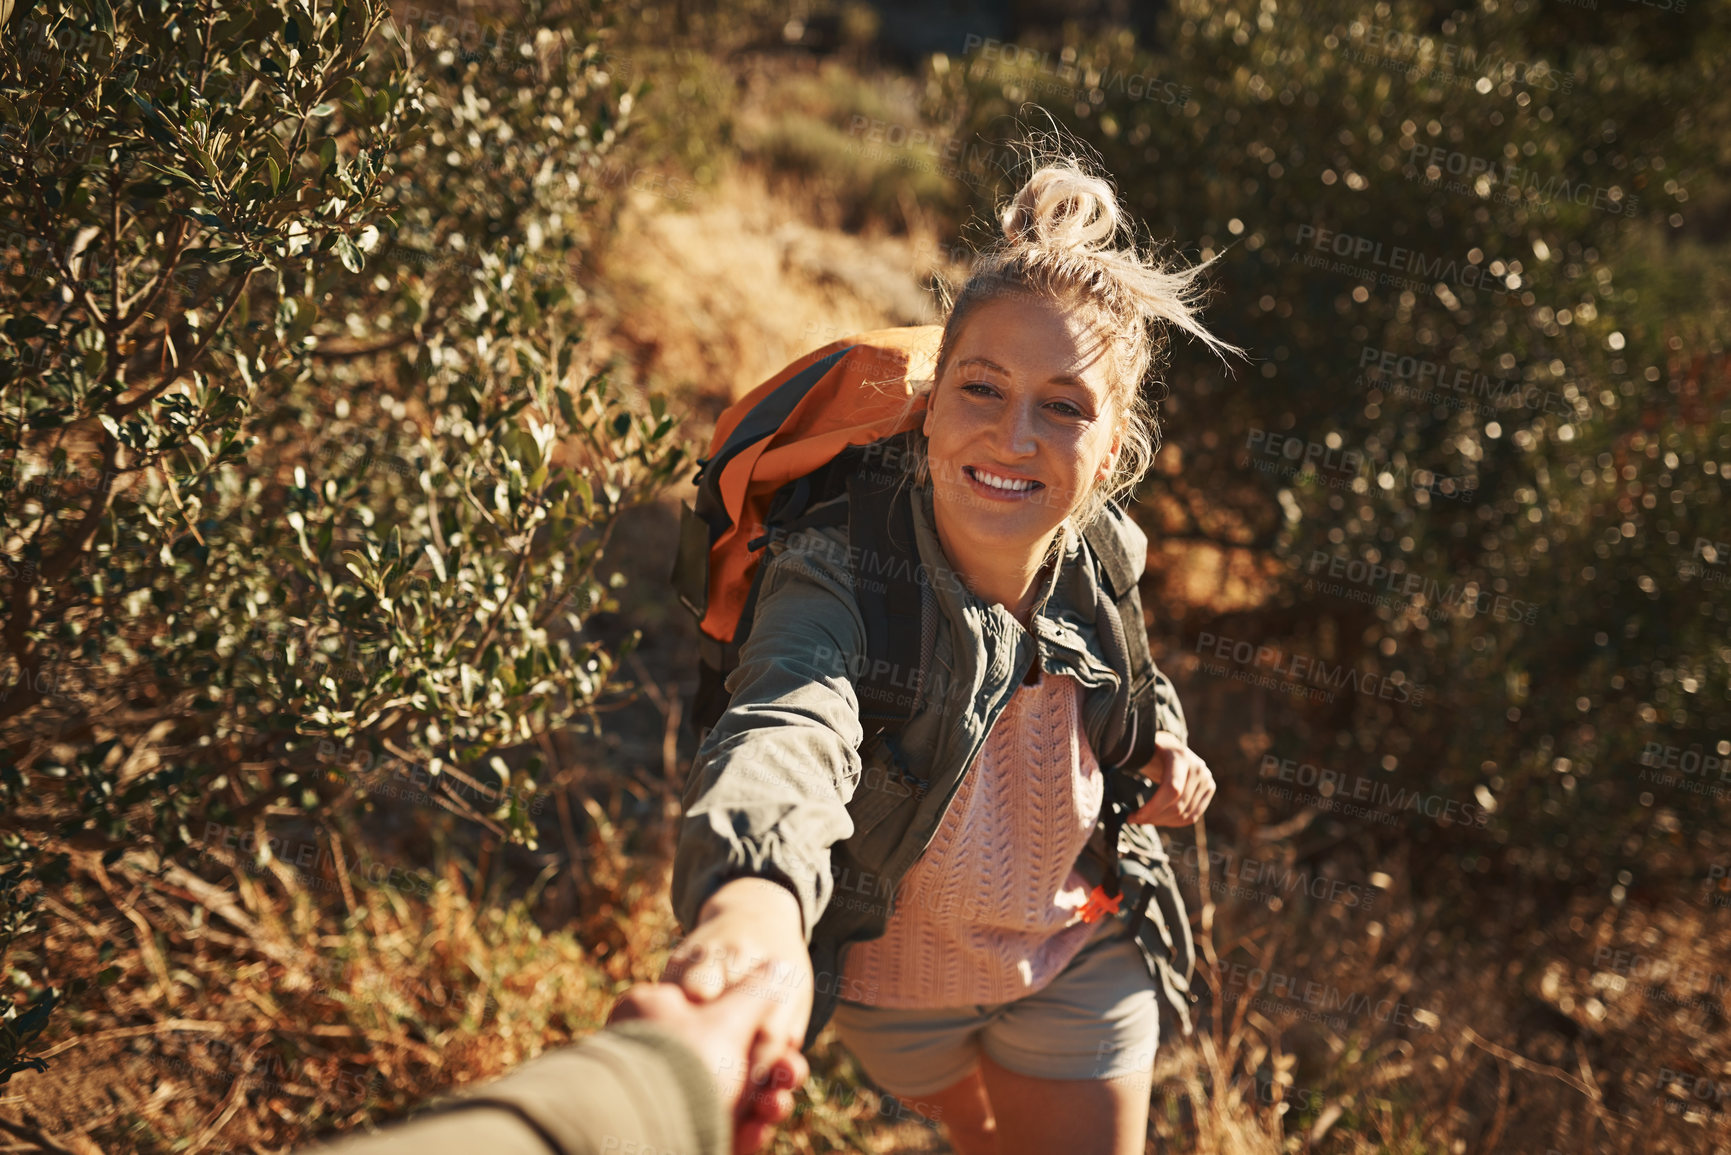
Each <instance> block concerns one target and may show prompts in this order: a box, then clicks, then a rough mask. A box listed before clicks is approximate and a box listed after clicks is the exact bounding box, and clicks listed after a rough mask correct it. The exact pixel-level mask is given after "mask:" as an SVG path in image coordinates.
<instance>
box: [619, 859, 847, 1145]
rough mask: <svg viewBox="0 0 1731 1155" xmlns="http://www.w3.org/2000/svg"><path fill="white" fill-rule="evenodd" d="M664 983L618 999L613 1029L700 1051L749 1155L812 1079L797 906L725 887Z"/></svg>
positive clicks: (806, 964) (754, 885)
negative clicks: (632, 1023) (646, 1031)
mask: <svg viewBox="0 0 1731 1155" xmlns="http://www.w3.org/2000/svg"><path fill="white" fill-rule="evenodd" d="M661 977H662V981H661V982H657V983H639V984H638V985H637V986H634V987H632V988H631V989H630V990H628V991H626V992H625V994H624V995H623V996H621V997H620V1000H619V1002H618V1004H616V1005H615V1006H614V1008H613V1012H612V1014H611V1015H610V1016H609V1017H608V1020H607V1021H608V1022H609V1023H617V1022H624V1021H627V1020H630V1019H643V1020H646V1021H648V1022H652V1023H654V1024H655V1025H656V1026H658V1027H661V1028H662V1029H664V1030H666V1031H668V1032H669V1033H671V1034H673V1035H676V1036H677V1037H679V1038H680V1039H681V1040H682V1041H684V1042H685V1043H686V1045H688V1046H689V1047H690V1048H691V1049H692V1050H694V1051H696V1052H697V1054H698V1056H699V1057H700V1058H701V1059H702V1060H703V1063H704V1066H705V1067H706V1068H707V1069H708V1071H709V1073H710V1076H711V1078H712V1079H713V1080H714V1083H715V1089H716V1093H717V1094H718V1095H719V1096H720V1098H721V1100H722V1102H723V1103H724V1104H726V1105H727V1106H728V1107H729V1108H730V1109H731V1111H732V1117H733V1150H734V1151H735V1152H736V1153H737V1155H751V1153H752V1152H755V1151H757V1150H759V1149H760V1148H761V1147H763V1145H764V1143H765V1142H766V1141H767V1140H768V1139H769V1137H770V1135H771V1133H772V1132H773V1130H774V1128H775V1126H776V1125H777V1124H778V1123H781V1122H782V1121H783V1120H785V1119H786V1118H787V1117H788V1116H789V1115H791V1114H792V1113H793V1091H794V1088H796V1087H798V1086H799V1085H800V1084H801V1083H803V1082H805V1080H806V1077H807V1076H808V1075H810V1073H811V1068H810V1066H809V1065H808V1064H807V1063H806V1060H805V1056H804V1055H803V1054H802V1053H801V1044H802V1043H803V1042H804V1040H805V1029H806V1025H807V1023H809V1022H810V1020H811V1002H812V986H813V982H812V972H811V956H810V954H809V952H808V950H807V947H806V942H805V936H804V934H803V933H802V931H801V919H800V911H799V903H798V900H797V899H795V898H794V896H793V894H792V892H790V891H788V890H787V889H785V888H784V887H782V886H780V885H779V884H777V883H775V882H771V881H768V880H766V879H762V878H738V879H734V880H733V881H731V882H728V883H726V884H725V885H723V886H722V887H721V888H720V889H718V890H717V891H716V892H715V894H714V895H713V896H712V897H711V898H710V900H709V901H708V902H707V903H705V904H704V907H703V911H702V914H701V915H700V916H699V921H698V924H697V926H696V927H694V928H693V929H692V931H691V933H690V934H689V935H688V936H686V938H685V939H684V940H683V941H682V942H681V943H680V944H679V945H678V947H677V948H675V950H674V951H673V953H672V954H671V955H670V956H669V957H668V961H667V967H666V970H665V971H664V972H663V974H662V976H661Z"/></svg>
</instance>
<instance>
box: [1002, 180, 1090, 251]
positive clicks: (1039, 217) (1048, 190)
mask: <svg viewBox="0 0 1731 1155" xmlns="http://www.w3.org/2000/svg"><path fill="white" fill-rule="evenodd" d="M1003 226H1004V239H1005V240H1006V241H1007V242H1009V243H1010V244H1011V245H1038V246H1042V247H1045V248H1051V249H1060V250H1062V249H1079V250H1083V251H1088V252H1093V251H1098V250H1099V249H1101V248H1102V247H1103V246H1104V245H1105V244H1106V243H1107V242H1109V241H1110V240H1111V239H1112V236H1113V234H1114V233H1116V232H1117V231H1118V198H1117V197H1116V196H1115V195H1113V193H1112V186H1111V185H1109V184H1107V183H1106V182H1105V181H1103V180H1101V179H1100V178H1099V177H1095V176H1089V175H1088V174H1087V173H1084V172H1082V171H1081V170H1080V169H1078V168H1076V167H1075V166H1074V165H1073V164H1072V165H1069V166H1065V165H1056V164H1053V165H1047V166H1046V167H1045V168H1042V169H1041V170H1040V171H1039V172H1036V173H1035V174H1034V175H1033V177H1032V178H1030V179H1029V181H1028V183H1027V184H1025V185H1023V186H1022V191H1021V192H1019V193H1017V194H1016V198H1015V199H1014V200H1013V201H1011V202H1010V204H1009V206H1008V207H1007V208H1005V209H1004V213H1003Z"/></svg>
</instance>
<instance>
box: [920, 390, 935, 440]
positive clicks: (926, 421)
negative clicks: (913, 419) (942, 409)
mask: <svg viewBox="0 0 1731 1155" xmlns="http://www.w3.org/2000/svg"><path fill="white" fill-rule="evenodd" d="M937 401H938V383H937V382H936V381H933V382H932V387H931V388H930V389H929V390H927V392H926V415H925V417H924V418H923V419H922V420H921V421H920V432H921V433H923V434H925V435H926V439H927V440H930V439H931V436H932V413H933V412H934V411H935V410H936V409H937Z"/></svg>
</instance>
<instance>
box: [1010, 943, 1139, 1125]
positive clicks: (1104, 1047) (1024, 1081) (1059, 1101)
mask: <svg viewBox="0 0 1731 1155" xmlns="http://www.w3.org/2000/svg"><path fill="white" fill-rule="evenodd" d="M1159 1027H1160V1022H1159V1003H1158V999H1157V996H1156V994H1155V987H1154V979H1153V978H1152V976H1150V975H1149V973H1148V967H1147V963H1146V962H1145V961H1144V960H1143V958H1142V952H1141V950H1140V949H1138V948H1137V946H1136V945H1135V944H1134V943H1132V942H1128V941H1125V940H1123V939H1119V938H1117V937H1112V938H1108V939H1103V940H1096V941H1094V942H1091V943H1090V944H1089V945H1088V947H1087V948H1085V949H1084V950H1083V951H1082V953H1081V954H1079V955H1077V956H1076V958H1075V959H1074V960H1072V962H1071V964H1070V965H1069V966H1068V967H1066V968H1065V969H1064V971H1063V973H1062V974H1060V975H1059V976H1058V977H1057V978H1055V979H1053V980H1052V981H1051V982H1050V983H1049V984H1047V985H1046V986H1045V987H1044V988H1042V989H1041V990H1039V991H1037V992H1035V993H1034V994H1032V995H1029V996H1028V997H1026V998H1023V999H1018V1000H1016V1001H1015V1002H1014V1003H1009V1004H1006V1005H1005V1007H1004V1012H1003V1013H1002V1014H1001V1015H997V1016H994V1018H993V1021H992V1022H991V1023H990V1024H989V1025H988V1026H987V1028H986V1031H985V1032H984V1034H983V1036H982V1038H981V1051H982V1057H981V1064H980V1066H981V1074H982V1078H983V1079H984V1082H985V1085H986V1092H987V1095H988V1097H989V1098H990V1100H991V1103H992V1111H993V1115H994V1116H995V1123H996V1131H997V1134H998V1139H999V1150H1000V1152H1001V1155H1018V1153H1020V1152H1024V1151H1025V1152H1036V1151H1051V1150H1063V1151H1065V1152H1074V1153H1076V1155H1141V1152H1142V1150H1143V1146H1144V1141H1145V1139H1144V1137H1145V1135H1146V1133H1147V1128H1148V1095H1149V1090H1150V1082H1151V1076H1150V1072H1151V1071H1152V1069H1153V1066H1154V1049H1155V1046H1156V1044H1157V1043H1158V1041H1159Z"/></svg>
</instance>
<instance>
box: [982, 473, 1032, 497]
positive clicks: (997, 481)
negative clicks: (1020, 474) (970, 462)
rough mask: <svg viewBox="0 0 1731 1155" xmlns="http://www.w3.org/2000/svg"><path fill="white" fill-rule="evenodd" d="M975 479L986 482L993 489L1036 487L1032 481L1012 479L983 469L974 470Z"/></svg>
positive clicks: (1019, 489) (1016, 489) (1016, 490)
mask: <svg viewBox="0 0 1731 1155" xmlns="http://www.w3.org/2000/svg"><path fill="white" fill-rule="evenodd" d="M974 480H975V481H979V482H983V483H984V484H986V485H989V486H991V487H992V488H993V489H1008V490H1011V491H1015V492H1020V491H1021V490H1024V489H1032V488H1034V483H1033V482H1032V481H1011V480H1010V479H1009V478H1007V477H999V476H997V475H996V474H992V473H987V472H986V471H985V470H983V469H975V470H974Z"/></svg>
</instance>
